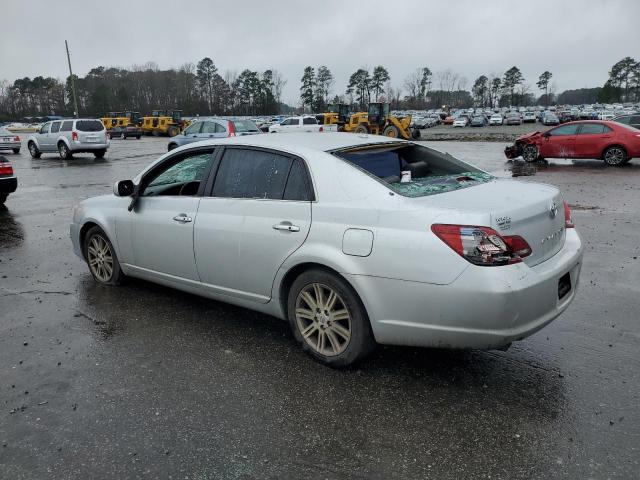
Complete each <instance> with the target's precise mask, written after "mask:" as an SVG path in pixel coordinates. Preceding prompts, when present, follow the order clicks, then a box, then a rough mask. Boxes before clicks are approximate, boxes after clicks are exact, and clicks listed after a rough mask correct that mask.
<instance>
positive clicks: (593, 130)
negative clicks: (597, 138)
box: [580, 123, 611, 135]
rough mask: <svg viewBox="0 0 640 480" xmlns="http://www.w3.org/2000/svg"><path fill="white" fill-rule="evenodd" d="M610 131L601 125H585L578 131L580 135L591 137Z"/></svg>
mask: <svg viewBox="0 0 640 480" xmlns="http://www.w3.org/2000/svg"><path fill="white" fill-rule="evenodd" d="M610 131H611V129H610V128H609V127H607V126H606V125H603V124H601V123H585V124H584V125H582V129H581V130H580V134H581V135H590V134H591V135H593V134H598V133H607V132H610Z"/></svg>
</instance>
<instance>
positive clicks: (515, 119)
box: [504, 112, 522, 125]
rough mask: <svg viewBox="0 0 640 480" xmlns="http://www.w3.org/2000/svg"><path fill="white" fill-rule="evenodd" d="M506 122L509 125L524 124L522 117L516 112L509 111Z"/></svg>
mask: <svg viewBox="0 0 640 480" xmlns="http://www.w3.org/2000/svg"><path fill="white" fill-rule="evenodd" d="M504 123H506V124H507V125H522V117H521V116H520V114H519V113H516V112H511V113H507V116H506V117H505V122H504Z"/></svg>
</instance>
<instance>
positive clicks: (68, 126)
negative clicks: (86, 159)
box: [27, 118, 109, 159]
mask: <svg viewBox="0 0 640 480" xmlns="http://www.w3.org/2000/svg"><path fill="white" fill-rule="evenodd" d="M27 148H28V149H29V153H30V154H31V157H33V158H40V156H41V155H42V154H43V153H52V152H58V154H59V155H60V158H64V159H69V158H71V157H72V156H73V154H74V153H82V152H90V153H93V154H94V155H95V157H96V158H102V157H104V155H105V153H106V152H107V149H108V148H109V136H108V133H107V130H106V129H105V128H104V125H103V124H102V122H101V121H100V120H98V119H96V118H79V119H71V120H56V121H53V122H46V123H45V124H44V125H43V126H42V127H41V128H40V129H39V130H38V131H37V132H35V133H32V134H31V135H29V137H28V139H27Z"/></svg>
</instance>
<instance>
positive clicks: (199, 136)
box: [167, 117, 262, 150]
mask: <svg viewBox="0 0 640 480" xmlns="http://www.w3.org/2000/svg"><path fill="white" fill-rule="evenodd" d="M259 133H262V132H261V131H260V129H259V128H258V126H257V125H256V124H255V123H254V122H252V121H251V120H239V119H228V118H218V117H202V118H199V119H198V120H196V121H195V122H194V123H192V124H191V125H189V126H188V127H187V128H186V129H185V130H184V132H182V133H181V134H179V135H176V136H175V137H171V140H169V144H168V145H167V150H173V149H174V148H178V147H181V146H182V145H187V144H189V143H194V142H201V141H202V140H209V139H211V138H226V137H235V136H243V135H256V134H259Z"/></svg>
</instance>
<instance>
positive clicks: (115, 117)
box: [100, 110, 142, 130]
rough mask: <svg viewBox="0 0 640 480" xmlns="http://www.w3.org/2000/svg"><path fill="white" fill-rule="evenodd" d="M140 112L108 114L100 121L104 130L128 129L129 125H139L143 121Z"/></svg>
mask: <svg viewBox="0 0 640 480" xmlns="http://www.w3.org/2000/svg"><path fill="white" fill-rule="evenodd" d="M141 118H142V117H140V112H131V111H129V110H127V111H125V112H108V113H107V114H106V115H105V116H104V117H102V118H101V119H100V120H101V121H102V124H103V125H104V128H106V129H107V130H111V129H113V128H114V127H127V126H129V125H138V124H139V123H140V121H141Z"/></svg>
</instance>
